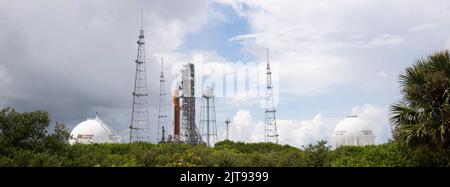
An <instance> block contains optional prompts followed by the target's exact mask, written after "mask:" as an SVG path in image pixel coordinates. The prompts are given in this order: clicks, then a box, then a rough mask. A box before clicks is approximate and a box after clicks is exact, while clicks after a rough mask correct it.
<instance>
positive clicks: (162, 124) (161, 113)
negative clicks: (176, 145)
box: [157, 58, 167, 142]
mask: <svg viewBox="0 0 450 187" xmlns="http://www.w3.org/2000/svg"><path fill="white" fill-rule="evenodd" d="M163 69H164V62H163V58H161V75H160V76H159V77H160V80H159V109H158V135H157V142H164V141H165V137H164V136H165V135H164V134H165V133H164V132H163V131H164V129H165V128H167V106H166V84H165V79H164V71H163Z"/></svg>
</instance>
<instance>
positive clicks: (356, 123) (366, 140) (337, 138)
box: [332, 116, 375, 148]
mask: <svg viewBox="0 0 450 187" xmlns="http://www.w3.org/2000/svg"><path fill="white" fill-rule="evenodd" d="M332 139H333V144H334V147H335V148H337V147H339V146H344V145H348V146H365V145H373V144H374V139H375V136H374V135H373V132H372V130H371V129H370V128H369V124H367V122H366V121H364V120H362V119H360V118H358V117H356V116H349V117H346V118H344V119H342V120H341V121H339V123H338V124H337V125H336V128H335V129H334V131H333V136H332Z"/></svg>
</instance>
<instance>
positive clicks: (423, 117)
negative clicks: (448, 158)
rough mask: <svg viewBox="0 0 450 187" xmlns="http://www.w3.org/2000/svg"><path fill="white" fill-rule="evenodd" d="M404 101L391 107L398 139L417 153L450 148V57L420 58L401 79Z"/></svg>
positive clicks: (440, 55)
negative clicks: (418, 151) (423, 150)
mask: <svg viewBox="0 0 450 187" xmlns="http://www.w3.org/2000/svg"><path fill="white" fill-rule="evenodd" d="M400 85H401V89H402V90H401V93H402V94H403V98H402V99H401V100H400V101H399V102H397V103H395V104H393V105H392V106H391V119H390V120H391V123H392V125H393V135H394V139H395V140H397V141H398V142H399V143H400V144H401V145H403V146H406V147H409V148H414V149H428V148H445V149H447V148H450V104H449V99H450V95H449V92H450V54H449V51H448V50H445V51H441V52H436V53H434V54H432V55H430V56H428V57H427V58H419V59H418V60H416V62H415V64H414V65H413V66H412V67H408V68H407V69H406V72H405V73H404V74H402V75H400Z"/></svg>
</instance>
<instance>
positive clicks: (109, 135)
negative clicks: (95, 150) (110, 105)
mask: <svg viewBox="0 0 450 187" xmlns="http://www.w3.org/2000/svg"><path fill="white" fill-rule="evenodd" d="M70 136H71V138H70V139H69V143H70V144H75V143H82V144H91V143H117V142H118V136H116V133H115V132H114V131H113V130H112V129H111V128H110V127H108V125H106V124H105V123H104V122H103V121H102V120H101V119H100V118H99V117H98V116H97V115H96V116H95V118H88V119H87V120H86V121H83V122H81V123H80V124H78V125H77V126H76V127H75V128H73V130H72V132H71V133H70Z"/></svg>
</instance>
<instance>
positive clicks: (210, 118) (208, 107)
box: [200, 87, 217, 147]
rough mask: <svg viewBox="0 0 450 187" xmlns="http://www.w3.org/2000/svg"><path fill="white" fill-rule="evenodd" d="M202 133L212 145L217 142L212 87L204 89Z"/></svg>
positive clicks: (207, 142)
mask: <svg viewBox="0 0 450 187" xmlns="http://www.w3.org/2000/svg"><path fill="white" fill-rule="evenodd" d="M200 134H201V135H202V139H203V140H204V141H206V145H208V147H211V145H214V143H216V142H217V125H216V109H215V104H214V91H213V89H212V88H210V87H206V88H205V89H204V90H203V95H202V102H201V111H200Z"/></svg>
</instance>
